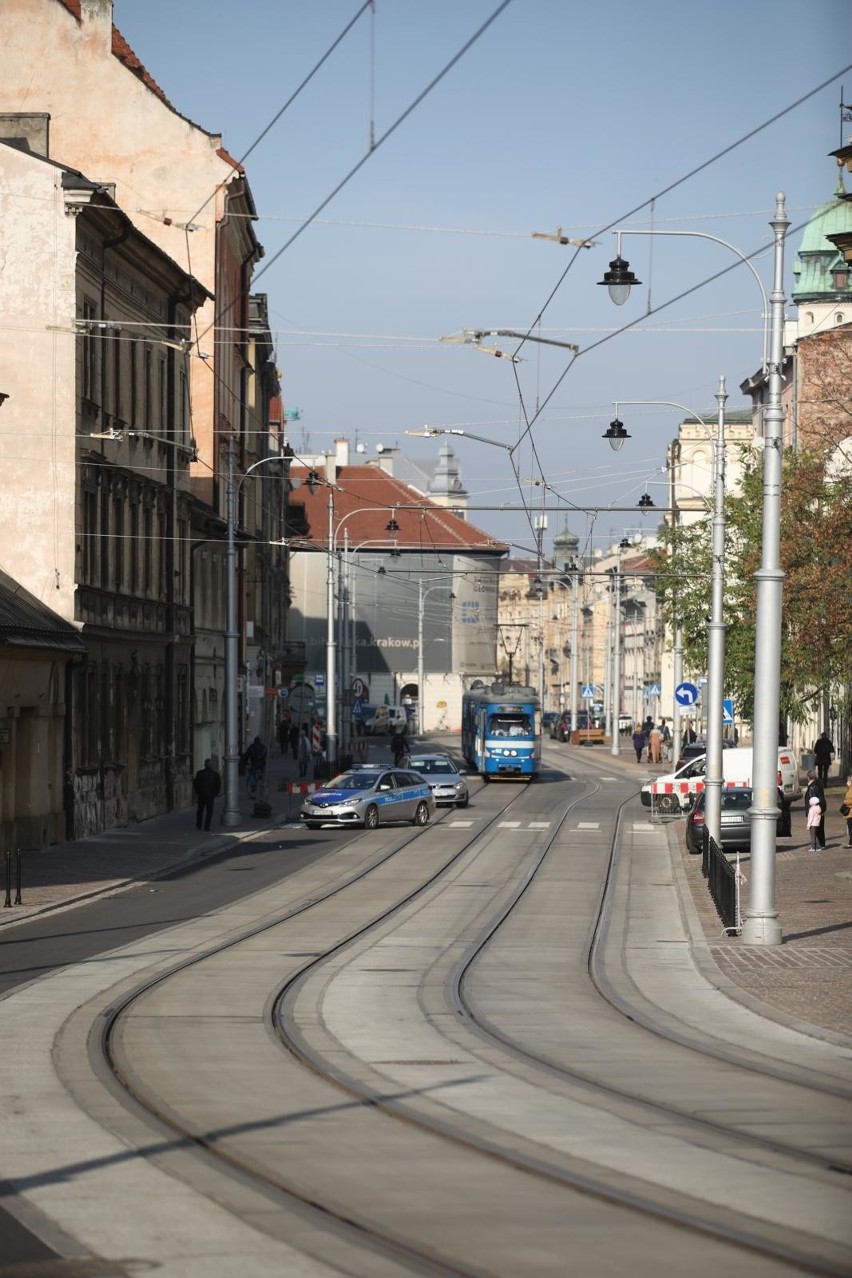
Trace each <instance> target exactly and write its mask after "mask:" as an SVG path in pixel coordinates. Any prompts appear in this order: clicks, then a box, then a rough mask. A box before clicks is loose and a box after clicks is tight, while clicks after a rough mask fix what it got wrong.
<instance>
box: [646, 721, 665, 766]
mask: <svg viewBox="0 0 852 1278" xmlns="http://www.w3.org/2000/svg"><path fill="white" fill-rule="evenodd" d="M662 749H663V734H662V731H661V730H660V728H658V727H657V725H656V724H655V723H654V724H652V725H651V730H650V732H649V733H648V755H649V758H650V761H651V763H659V762H660V755H661V753H662Z"/></svg>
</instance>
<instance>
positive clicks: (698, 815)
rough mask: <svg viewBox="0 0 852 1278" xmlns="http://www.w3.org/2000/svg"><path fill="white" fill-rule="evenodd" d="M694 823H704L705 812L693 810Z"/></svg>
mask: <svg viewBox="0 0 852 1278" xmlns="http://www.w3.org/2000/svg"><path fill="white" fill-rule="evenodd" d="M692 824H693V825H703V824H704V813H703V812H693V814H692Z"/></svg>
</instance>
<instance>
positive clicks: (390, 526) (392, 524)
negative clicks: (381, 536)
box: [385, 515, 399, 533]
mask: <svg viewBox="0 0 852 1278" xmlns="http://www.w3.org/2000/svg"><path fill="white" fill-rule="evenodd" d="M385 532H389V533H398V532H399V524H398V523H397V522H396V520H395V519H394V517H393V515H391V517H390V519H389V520H388V522H387V523H386V524H385Z"/></svg>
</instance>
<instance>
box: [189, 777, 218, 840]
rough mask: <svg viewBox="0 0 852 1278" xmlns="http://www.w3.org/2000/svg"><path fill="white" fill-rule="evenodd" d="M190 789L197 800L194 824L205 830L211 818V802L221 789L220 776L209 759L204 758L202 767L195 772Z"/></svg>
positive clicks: (208, 826)
mask: <svg viewBox="0 0 852 1278" xmlns="http://www.w3.org/2000/svg"><path fill="white" fill-rule="evenodd" d="M192 789H193V791H194V793H195V797H196V799H197V800H198V809H197V811H196V814H195V824H196V826H197V828H198V829H199V830H200V829H201V828H202V825H203V827H204V829H205V830H209V829H210V822H211V821H212V820H213V803H214V801H215V799H216V796H217V795H218V793H219V791H220V790H221V789H222V778H221V777H220V776H219V773H218V772H217V771H216V769H215V768H214V767H213V764H212V763H211V761H210V760H209V759H205V760H204V767H203V768H199V769H198V771H197V772H196V774H195V776H194V778H193V781H192Z"/></svg>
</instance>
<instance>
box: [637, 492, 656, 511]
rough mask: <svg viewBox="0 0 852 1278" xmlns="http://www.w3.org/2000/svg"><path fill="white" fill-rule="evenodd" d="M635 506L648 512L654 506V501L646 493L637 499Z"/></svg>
mask: <svg viewBox="0 0 852 1278" xmlns="http://www.w3.org/2000/svg"><path fill="white" fill-rule="evenodd" d="M637 505H639V506H641V507H642V509H643V510H650V509H651V507H652V506H653V505H654V499H653V497H652V496H651V494H650V493H649V492H647V491H646V492H644V493H643V494H642V496H641V497H640V498H639V501H638V502H637Z"/></svg>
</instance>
